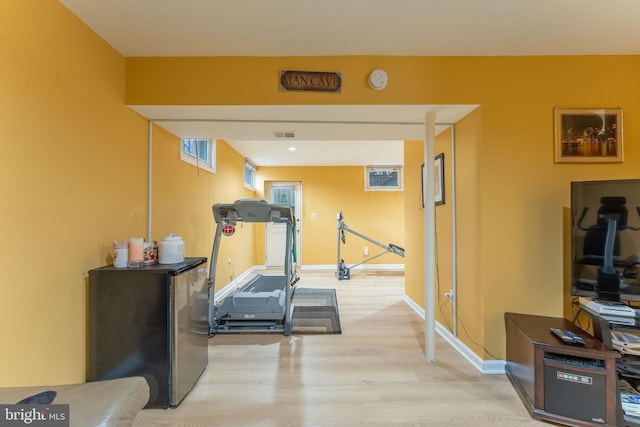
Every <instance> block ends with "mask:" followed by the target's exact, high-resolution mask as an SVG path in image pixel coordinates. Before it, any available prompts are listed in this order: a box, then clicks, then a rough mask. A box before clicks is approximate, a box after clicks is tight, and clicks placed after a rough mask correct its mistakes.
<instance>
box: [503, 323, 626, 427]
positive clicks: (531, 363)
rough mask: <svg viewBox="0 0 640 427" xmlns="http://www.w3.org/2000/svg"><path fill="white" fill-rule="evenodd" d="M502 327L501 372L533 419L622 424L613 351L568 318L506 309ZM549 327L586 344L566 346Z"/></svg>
mask: <svg viewBox="0 0 640 427" xmlns="http://www.w3.org/2000/svg"><path fill="white" fill-rule="evenodd" d="M505 326H506V333H507V364H506V368H505V371H506V374H507V377H508V378H509V380H511V383H512V384H513V386H514V388H515V389H516V391H517V392H518V395H519V396H520V398H521V399H522V402H523V403H524V405H525V406H526V408H527V410H528V411H529V413H530V414H531V416H532V417H534V418H538V419H542V420H546V421H551V422H554V423H560V424H564V425H569V426H612V427H614V426H616V425H623V424H622V423H623V422H620V421H621V420H620V419H619V418H620V416H621V414H620V411H618V408H619V405H618V400H617V395H618V393H617V375H616V359H618V358H620V354H619V353H618V352H617V351H615V350H613V349H612V348H610V347H609V346H607V345H604V344H603V343H602V342H601V341H600V340H598V339H596V338H594V337H592V336H591V335H589V334H587V333H586V332H584V331H582V330H581V329H579V328H578V327H577V326H576V325H574V324H573V323H571V322H569V321H568V320H566V319H561V318H556V317H545V316H534V315H528V314H517V313H505ZM550 328H559V329H566V330H570V331H573V332H574V333H576V334H577V335H579V336H581V337H582V338H584V340H585V341H586V343H585V345H584V346H583V345H576V344H565V343H564V342H562V340H560V339H559V338H558V337H556V336H555V335H554V334H552V333H551V332H550V330H549V329H550ZM616 421H618V423H617V422H616Z"/></svg>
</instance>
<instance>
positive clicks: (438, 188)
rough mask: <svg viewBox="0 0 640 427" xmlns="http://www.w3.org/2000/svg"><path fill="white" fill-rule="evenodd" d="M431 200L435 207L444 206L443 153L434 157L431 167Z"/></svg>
mask: <svg viewBox="0 0 640 427" xmlns="http://www.w3.org/2000/svg"><path fill="white" fill-rule="evenodd" d="M433 198H434V200H435V202H436V206H438V205H444V153H440V154H438V155H437V156H436V159H435V163H434V165H433Z"/></svg>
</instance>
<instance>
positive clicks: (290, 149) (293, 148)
mask: <svg viewBox="0 0 640 427" xmlns="http://www.w3.org/2000/svg"><path fill="white" fill-rule="evenodd" d="M296 150H297V148H296V147H289V151H296Z"/></svg>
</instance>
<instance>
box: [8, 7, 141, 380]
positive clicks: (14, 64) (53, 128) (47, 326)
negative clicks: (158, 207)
mask: <svg viewBox="0 0 640 427" xmlns="http://www.w3.org/2000/svg"><path fill="white" fill-rule="evenodd" d="M0 61H1V63H2V64H3V65H2V67H0V93H1V94H2V95H1V96H0V117H2V119H1V121H2V125H0V146H1V147H2V156H0V195H1V197H2V203H0V227H1V230H2V232H1V233H0V235H2V239H3V242H4V243H3V244H2V245H0V263H1V264H0V265H1V267H2V272H3V274H2V281H1V285H0V288H1V289H2V293H1V297H0V336H2V340H3V345H2V352H0V381H1V383H2V384H1V385H16V384H38V383H43V384H49V383H64V382H73V381H82V380H83V379H84V363H85V360H84V358H85V339H84V337H85V314H86V310H85V295H86V292H85V287H86V280H87V271H88V270H89V269H91V268H94V267H97V266H100V265H104V264H106V263H107V262H108V260H109V258H110V253H111V249H112V247H113V243H112V241H113V239H125V238H128V237H130V236H141V235H143V234H144V233H145V231H146V212H147V207H146V189H147V184H146V181H147V178H146V174H147V168H146V152H147V151H146V146H147V144H146V139H147V138H146V125H145V121H144V120H143V119H142V118H141V117H140V116H138V115H137V114H135V113H133V112H132V111H130V110H129V109H128V108H127V107H126V106H125V104H124V90H125V80H124V77H125V73H124V66H125V61H124V59H123V58H122V57H121V56H120V55H119V54H117V53H116V52H115V51H114V50H113V49H112V48H111V47H110V46H109V45H107V44H106V43H105V42H104V41H102V40H101V39H99V38H98V37H97V36H96V35H95V33H93V32H92V31H90V30H89V29H87V28H86V27H85V26H84V25H83V24H81V23H80V22H79V21H78V19H77V18H76V17H75V16H74V15H72V14H71V13H69V12H68V11H67V10H66V9H64V8H63V7H61V6H60V5H59V4H58V3H57V2H55V1H4V2H2V5H1V6H0Z"/></svg>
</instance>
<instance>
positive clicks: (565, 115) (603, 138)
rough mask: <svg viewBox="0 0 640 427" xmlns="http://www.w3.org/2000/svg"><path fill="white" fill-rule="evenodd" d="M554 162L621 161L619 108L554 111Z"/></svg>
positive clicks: (557, 109) (620, 114)
mask: <svg viewBox="0 0 640 427" xmlns="http://www.w3.org/2000/svg"><path fill="white" fill-rule="evenodd" d="M554 148H555V161H556V163H616V162H618V163H619V162H622V161H623V158H622V109H619V108H579V109H566V108H556V109H555V147H554Z"/></svg>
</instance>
